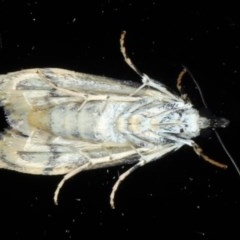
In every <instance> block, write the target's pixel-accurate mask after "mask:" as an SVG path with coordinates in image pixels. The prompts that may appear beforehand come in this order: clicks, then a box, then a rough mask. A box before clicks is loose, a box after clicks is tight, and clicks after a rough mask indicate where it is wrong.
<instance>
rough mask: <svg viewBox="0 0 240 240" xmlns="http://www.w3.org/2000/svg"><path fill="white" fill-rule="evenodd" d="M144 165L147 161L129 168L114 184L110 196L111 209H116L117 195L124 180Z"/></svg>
mask: <svg viewBox="0 0 240 240" xmlns="http://www.w3.org/2000/svg"><path fill="white" fill-rule="evenodd" d="M144 164H146V161H145V160H141V161H140V162H138V163H137V164H135V165H134V166H133V167H131V168H129V169H128V170H127V171H126V172H124V173H122V174H121V175H120V176H119V178H118V180H117V182H116V183H115V184H114V186H113V188H112V192H111V194H110V205H111V208H112V209H114V208H115V202H114V199H115V195H116V192H117V190H118V187H119V185H120V184H121V183H122V182H123V180H124V179H125V178H126V177H127V176H129V175H130V174H131V173H132V172H134V171H135V170H136V169H137V168H139V167H141V166H143V165H144Z"/></svg>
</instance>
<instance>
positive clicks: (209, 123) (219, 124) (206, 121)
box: [198, 117, 230, 129]
mask: <svg viewBox="0 0 240 240" xmlns="http://www.w3.org/2000/svg"><path fill="white" fill-rule="evenodd" d="M198 123H199V127H200V128H201V129H204V128H212V129H215V128H225V127H227V126H228V125H229V123H230V121H229V120H228V119H226V118H217V117H211V118H206V117H200V118H199V122H198Z"/></svg>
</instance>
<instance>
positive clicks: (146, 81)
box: [120, 31, 176, 98]
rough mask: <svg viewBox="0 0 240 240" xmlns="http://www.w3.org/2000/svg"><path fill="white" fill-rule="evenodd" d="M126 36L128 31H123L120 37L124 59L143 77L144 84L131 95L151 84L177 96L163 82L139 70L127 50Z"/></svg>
mask: <svg viewBox="0 0 240 240" xmlns="http://www.w3.org/2000/svg"><path fill="white" fill-rule="evenodd" d="M125 36H126V31H123V32H122V34H121V37H120V50H121V53H122V55H123V58H124V61H125V62H126V63H127V65H128V66H129V67H130V68H131V69H133V71H134V72H136V73H137V74H138V75H139V76H140V77H141V78H142V85H141V86H140V87H139V88H137V89H136V90H135V91H134V92H133V93H131V94H130V96H133V95H136V94H137V93H138V92H139V91H140V90H142V89H143V88H144V87H146V86H149V87H152V88H154V89H157V90H159V91H160V92H162V93H165V94H167V95H170V96H171V97H173V98H176V97H175V96H174V95H173V94H171V93H170V92H169V91H168V90H166V88H165V87H164V85H163V84H161V83H158V82H155V81H153V80H152V79H151V78H150V77H149V76H148V75H147V74H145V73H142V72H141V71H139V70H138V68H137V67H136V66H135V65H134V64H133V62H132V60H131V59H130V57H129V56H128V54H127V50H126V47H125Z"/></svg>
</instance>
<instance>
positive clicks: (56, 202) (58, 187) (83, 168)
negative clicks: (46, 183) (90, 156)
mask: <svg viewBox="0 0 240 240" xmlns="http://www.w3.org/2000/svg"><path fill="white" fill-rule="evenodd" d="M91 164H92V163H91V162H87V163H85V164H83V165H82V166H80V167H78V168H76V169H74V170H72V171H71V172H69V173H67V174H66V175H65V176H64V177H63V179H62V180H61V181H60V182H59V184H58V185H57V188H56V190H55V192H54V197H53V200H54V203H55V204H56V205H58V195H59V192H60V190H61V188H62V187H63V185H64V183H65V182H66V181H67V180H68V179H70V178H72V177H73V176H75V175H76V174H78V173H80V172H82V171H84V170H86V169H88V167H89V166H90V165H91Z"/></svg>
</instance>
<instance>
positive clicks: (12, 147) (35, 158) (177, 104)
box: [0, 32, 228, 208]
mask: <svg viewBox="0 0 240 240" xmlns="http://www.w3.org/2000/svg"><path fill="white" fill-rule="evenodd" d="M125 34H126V32H123V33H122V35H121V38H120V49H121V52H122V54H123V57H124V60H125V62H126V63H127V64H128V65H129V66H130V67H131V68H132V69H133V70H134V71H135V72H136V73H137V74H139V75H140V77H141V80H142V84H141V85H138V86H136V84H133V83H131V82H129V81H121V80H115V79H112V78H108V77H103V76H95V75H92V74H85V73H78V72H74V71H68V70H64V69H57V68H41V69H40V68H39V69H27V70H22V71H17V72H11V73H8V74H6V75H0V102H1V105H2V106H3V107H4V109H5V113H6V118H7V121H8V123H9V125H10V129H8V130H6V131H5V132H4V134H3V135H2V136H1V140H0V168H3V169H9V170H14V171H17V172H22V173H27V174H40V175H64V177H63V179H62V181H61V182H60V183H59V184H58V186H57V189H56V191H55V193H54V201H55V203H56V204H57V203H58V195H59V191H60V189H61V187H62V186H63V184H64V183H65V182H66V181H67V180H68V179H69V178H71V177H73V176H74V175H76V174H78V173H80V172H82V171H88V170H92V169H96V168H107V167H111V166H116V165H121V164H131V167H130V168H129V169H128V170H127V171H126V172H124V173H123V174H122V175H120V176H119V178H118V180H117V181H116V183H115V185H114V186H113V188H112V192H111V194H110V204H111V207H112V208H114V207H115V203H114V198H115V194H116V191H117V189H118V187H119V185H120V183H121V182H122V181H123V180H124V179H125V178H126V177H127V176H128V175H129V174H131V173H132V172H133V171H134V170H136V169H137V168H139V167H141V166H144V165H145V164H147V163H150V162H152V161H154V160H157V159H160V158H162V157H163V156H164V155H166V154H167V153H170V152H173V151H176V150H178V149H179V148H181V147H182V146H183V145H188V146H190V147H192V148H193V150H194V151H195V152H196V153H197V154H198V155H199V156H201V157H202V158H203V159H204V160H206V161H208V162H210V163H212V164H214V165H216V166H218V167H221V168H226V167H227V166H226V165H225V164H221V163H219V162H216V161H215V160H213V159H210V158H209V157H208V156H206V155H205V154H204V153H203V151H202V149H201V148H200V147H199V146H198V145H197V143H195V141H194V140H193V138H195V137H197V136H198V135H199V134H200V131H201V129H204V128H209V127H210V128H212V127H214V128H215V127H225V126H226V125H227V123H228V121H227V120H225V119H223V118H221V119H217V120H216V119H208V118H205V117H203V116H200V114H199V112H198V110H196V109H195V108H194V107H193V105H192V104H191V102H190V101H189V100H188V99H187V98H186V95H185V94H183V93H182V87H181V81H182V78H183V76H184V74H185V73H186V69H184V70H183V71H182V72H181V73H180V74H179V77H178V79H177V87H178V89H179V91H180V93H181V94H179V95H176V94H174V93H172V92H171V91H169V90H168V89H167V87H166V86H165V85H164V84H162V83H160V82H159V81H155V80H153V79H151V78H150V77H149V76H148V75H146V74H143V73H141V72H140V71H139V70H138V69H137V68H136V67H135V66H134V64H133V63H132V61H131V59H130V58H129V57H128V55H127V53H126V48H125V45H124V39H125Z"/></svg>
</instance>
